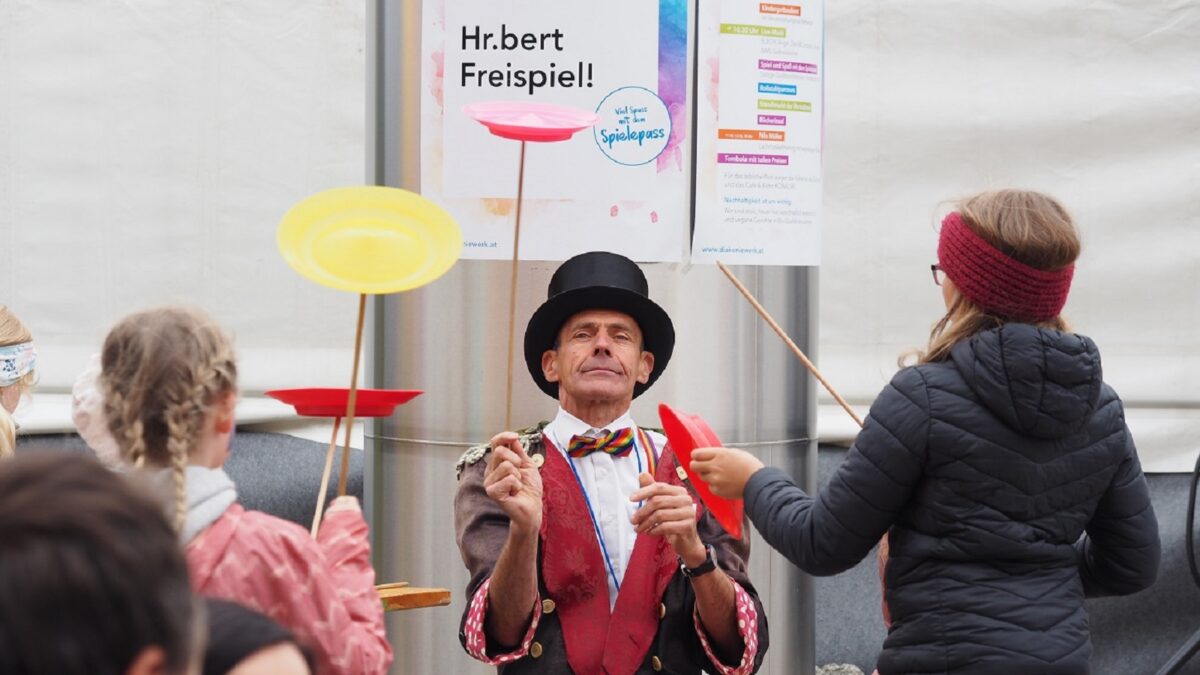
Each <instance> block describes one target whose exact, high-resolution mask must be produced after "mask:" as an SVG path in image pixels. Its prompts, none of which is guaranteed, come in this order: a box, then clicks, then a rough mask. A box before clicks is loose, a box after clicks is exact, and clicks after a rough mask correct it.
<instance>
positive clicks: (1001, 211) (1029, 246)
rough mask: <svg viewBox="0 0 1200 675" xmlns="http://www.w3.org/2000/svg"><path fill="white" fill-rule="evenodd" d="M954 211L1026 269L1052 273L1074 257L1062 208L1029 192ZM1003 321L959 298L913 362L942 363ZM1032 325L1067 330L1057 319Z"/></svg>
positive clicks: (983, 198) (986, 196)
mask: <svg viewBox="0 0 1200 675" xmlns="http://www.w3.org/2000/svg"><path fill="white" fill-rule="evenodd" d="M954 210H955V211H957V212H958V213H959V215H961V216H962V219H963V222H964V223H966V225H967V227H969V228H971V231H972V232H974V233H975V234H977V235H979V237H980V238H982V239H983V240H984V241H986V242H987V243H988V244H990V245H991V246H992V247H993V248H995V249H996V250H998V251H1000V252H1001V253H1003V254H1005V255H1007V256H1008V257H1010V258H1012V259H1013V260H1016V261H1018V262H1021V263H1024V264H1026V265H1029V266H1030V267H1034V268H1036V269H1039V270H1047V271H1056V270H1060V269H1062V268H1064V267H1067V266H1068V265H1071V264H1073V263H1074V262H1075V260H1076V259H1077V258H1078V257H1079V252H1080V248H1081V244H1080V240H1079V230H1078V229H1077V228H1076V227H1075V222H1074V221H1073V220H1072V219H1071V215H1070V214H1069V213H1067V210H1066V209H1065V208H1063V206H1062V204H1059V203H1058V201H1057V200H1055V199H1054V198H1053V197H1051V196H1049V195H1045V194H1042V193H1040V192H1033V191H1029V190H995V191H990V192H981V193H979V194H977V195H975V196H973V197H969V198H967V199H964V200H962V201H960V202H958V203H957V204H956V205H955V209H954ZM951 281H953V279H951ZM1007 321H1008V319H1005V318H1002V317H999V316H995V315H993V314H989V313H988V312H986V311H984V310H983V309H982V308H981V307H979V306H978V305H976V304H975V303H973V302H971V301H970V300H969V299H968V298H967V297H966V296H964V295H963V294H962V293H959V294H958V296H957V297H956V298H955V300H954V301H953V302H952V303H951V304H950V307H949V308H948V309H947V310H946V314H945V315H944V316H942V318H941V319H939V320H938V322H937V323H935V324H934V325H933V329H932V330H931V331H930V333H929V345H928V346H927V347H926V348H925V351H924V352H919V353H918V354H917V356H918V361H919V362H920V363H930V362H933V361H944V360H946V359H947V358H949V357H950V350H951V349H952V348H953V347H954V345H955V344H958V342H960V341H962V340H965V339H967V338H969V337H971V336H972V335H975V334H976V333H980V332H982V331H985V330H989V329H992V328H996V327H998V326H1000V325H1002V324H1004V323H1006V322H1007ZM1036 325H1038V326H1040V327H1043V328H1053V329H1055V330H1069V329H1070V327H1069V326H1068V324H1067V322H1066V320H1064V319H1063V318H1062V316H1061V315H1060V316H1056V317H1053V318H1051V319H1048V320H1046V321H1042V322H1039V323H1038V324H1036ZM902 360H903V357H902Z"/></svg>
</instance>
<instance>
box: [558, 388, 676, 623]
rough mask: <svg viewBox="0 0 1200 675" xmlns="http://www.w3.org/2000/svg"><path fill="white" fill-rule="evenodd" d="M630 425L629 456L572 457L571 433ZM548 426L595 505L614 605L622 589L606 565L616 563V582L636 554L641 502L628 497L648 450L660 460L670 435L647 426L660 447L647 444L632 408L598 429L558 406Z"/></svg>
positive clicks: (600, 431)
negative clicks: (635, 520)
mask: <svg viewBox="0 0 1200 675" xmlns="http://www.w3.org/2000/svg"><path fill="white" fill-rule="evenodd" d="M629 427H634V431H635V433H634V446H635V447H634V448H633V450H631V451H630V452H629V454H627V455H625V456H624V457H614V456H613V455H610V454H608V453H607V452H593V453H591V454H590V455H588V456H587V457H583V458H580V459H571V457H570V456H569V455H567V447H568V446H569V445H570V443H571V437H572V436H589V437H593V438H594V437H596V436H599V435H601V434H604V433H608V432H611V431H619V430H621V429H627V428H629ZM543 431H544V433H545V435H546V437H547V438H549V439H550V442H551V444H552V445H554V447H555V448H556V449H557V450H558V452H560V453H562V456H563V459H565V460H566V461H567V462H568V463H569V464H571V465H572V466H573V467H574V468H575V471H576V472H577V473H576V475H578V477H579V482H580V483H582V484H583V491H584V494H585V495H586V496H587V501H588V502H589V503H590V504H591V507H592V516H593V518H595V522H594V525H595V526H596V527H597V528H598V529H599V533H600V536H601V537H603V540H604V546H603V547H601V551H600V555H601V557H603V556H604V549H607V550H608V556H609V561H608V563H606V567H605V576H606V577H608V605H609V609H612V608H613V606H615V605H616V602H617V591H618V588H617V584H616V582H614V579H613V575H612V574H609V570H608V567H607V564H609V563H610V564H611V565H612V572H613V574H615V575H616V581H617V582H619V581H620V580H621V579H623V578H624V577H625V568H626V567H627V566H628V565H629V557H630V556H631V555H632V554H633V545H634V543H635V542H636V541H637V532H636V531H634V529H633V523H631V522H629V519H630V518H631V517H632V516H633V514H634V513H635V512H636V511H637V510H638V504H637V502H631V501H629V496H630V495H631V494H633V493H634V492H635V491H636V490H637V489H638V487H639V485H638V474H639V473H641V472H643V471H648V470H649V467H647V466H646V464H647V460H646V452H647V450H649V451H650V452H652V453H653V454H654V457H655V464H657V463H658V456H659V455H660V454H661V453H662V449H663V446H665V445H666V442H667V439H666V438H665V437H664V436H662V435H661V434H658V433H655V432H653V431H648V430H644V429H643V431H645V433H646V435H647V436H648V437H649V438H650V441H651V443H652V444H653V445H654V446H655V447H654V448H652V449H647V448H643V447H642V439H641V438H640V437H639V436H638V434H637V433H636V431H637V425H635V424H634V423H633V418H632V417H630V415H629V411H626V412H625V414H624V415H621V416H620V417H618V418H617V419H615V420H613V421H612V422H611V423H610V424H608V425H607V426H605V427H604V428H602V429H597V428H595V427H592V426H590V425H589V424H588V423H586V422H584V421H583V420H581V419H579V418H578V417H575V416H574V415H572V414H571V413H569V412H567V411H565V410H563V409H562V408H559V409H558V415H557V416H556V417H555V418H554V421H552V422H550V424H548V425H546V428H545V429H544V430H543Z"/></svg>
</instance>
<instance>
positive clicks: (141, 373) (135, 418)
mask: <svg viewBox="0 0 1200 675" xmlns="http://www.w3.org/2000/svg"><path fill="white" fill-rule="evenodd" d="M100 363H101V374H100V387H101V390H102V391H103V395H104V416H105V418H106V419H107V420H108V427H109V430H110V431H112V435H113V437H114V438H115V439H116V441H117V445H118V446H119V448H120V452H121V457H122V459H124V460H125V461H126V462H130V463H132V464H133V465H135V466H140V465H142V464H150V465H152V466H158V467H170V468H172V469H173V470H174V472H175V486H176V496H177V511H176V524H177V525H182V522H183V518H184V516H185V515H186V495H185V494H184V479H185V471H186V467H187V465H188V464H189V462H190V461H192V460H195V463H200V464H205V465H209V466H219V465H220V463H222V462H223V461H224V459H225V458H224V454H223V453H224V451H225V447H220V448H219V451H218V452H217V454H216V455H213V454H211V453H212V446H213V443H214V439H217V440H219V439H220V438H222V437H223V438H224V439H225V441H224V442H225V443H227V442H228V435H229V433H230V432H231V430H232V428H233V405H234V399H235V395H236V388H237V366H236V365H235V363H234V355H233V347H232V345H231V344H230V342H229V339H228V338H227V337H226V336H225V334H224V333H223V332H222V331H221V329H220V327H218V326H217V325H216V323H215V322H213V320H212V319H210V318H209V317H208V316H207V315H205V314H203V313H201V312H199V311H196V310H190V309H180V308H174V307H168V308H162V309H153V310H149V311H146V312H139V313H137V314H132V315H130V316H127V317H125V318H124V319H122V320H121V321H120V323H118V324H117V325H116V326H115V327H113V329H112V330H111V331H109V333H108V337H106V338H105V340H104V348H103V349H102V351H101V355H100ZM201 453H210V454H208V455H205V456H201Z"/></svg>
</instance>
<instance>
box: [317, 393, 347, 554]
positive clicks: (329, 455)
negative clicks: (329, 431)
mask: <svg viewBox="0 0 1200 675" xmlns="http://www.w3.org/2000/svg"><path fill="white" fill-rule="evenodd" d="M341 425H342V418H341V416H340V415H339V416H338V417H335V418H333V435H332V436H330V437H329V450H327V451H326V452H325V471H323V472H322V473H321V489H320V491H319V492H317V510H316V513H314V514H313V524H312V536H313V537H314V538H315V537H316V536H317V526H318V525H320V524H321V515H322V514H324V513H325V491H326V490H328V489H329V474H331V473H333V453H334V451H336V450H337V432H338V427H340V426H341Z"/></svg>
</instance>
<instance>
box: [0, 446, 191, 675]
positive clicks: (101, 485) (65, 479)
mask: <svg viewBox="0 0 1200 675" xmlns="http://www.w3.org/2000/svg"><path fill="white" fill-rule="evenodd" d="M0 541H3V542H4V545H3V546H2V547H0V616H2V617H4V620H3V621H0V672H4V673H64V674H66V675H74V674H78V675H83V674H84V673H88V674H94V673H144V672H159V673H184V672H191V671H190V670H189V669H188V666H189V664H190V663H192V662H193V661H194V658H195V656H196V655H197V654H196V652H197V651H198V650H199V649H200V648H201V644H202V640H203V637H202V636H203V633H202V632H201V629H202V623H201V620H200V617H198V615H197V608H198V604H197V602H196V600H195V599H194V598H193V595H192V592H191V586H190V584H189V582H188V568H187V561H186V560H185V558H184V554H183V551H182V550H180V548H179V542H178V539H177V538H176V536H175V533H174V532H172V531H171V527H170V525H169V524H168V523H167V521H166V518H164V517H163V511H162V507H161V505H159V504H158V502H157V500H156V499H154V498H153V497H151V496H150V495H148V494H146V493H144V492H143V491H141V490H139V489H137V488H136V486H134V485H133V484H131V483H129V482H128V481H126V480H125V479H124V478H123V477H121V476H119V475H117V474H115V473H113V472H111V471H108V470H106V469H105V468H104V467H102V466H101V465H100V464H99V463H98V462H97V461H96V460H94V459H90V458H88V457H86V456H83V455H78V454H74V453H70V454H68V453H60V452H37V453H30V454H28V455H25V456H23V457H18V458H16V459H13V460H10V461H7V462H4V463H3V464H2V465H0Z"/></svg>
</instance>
